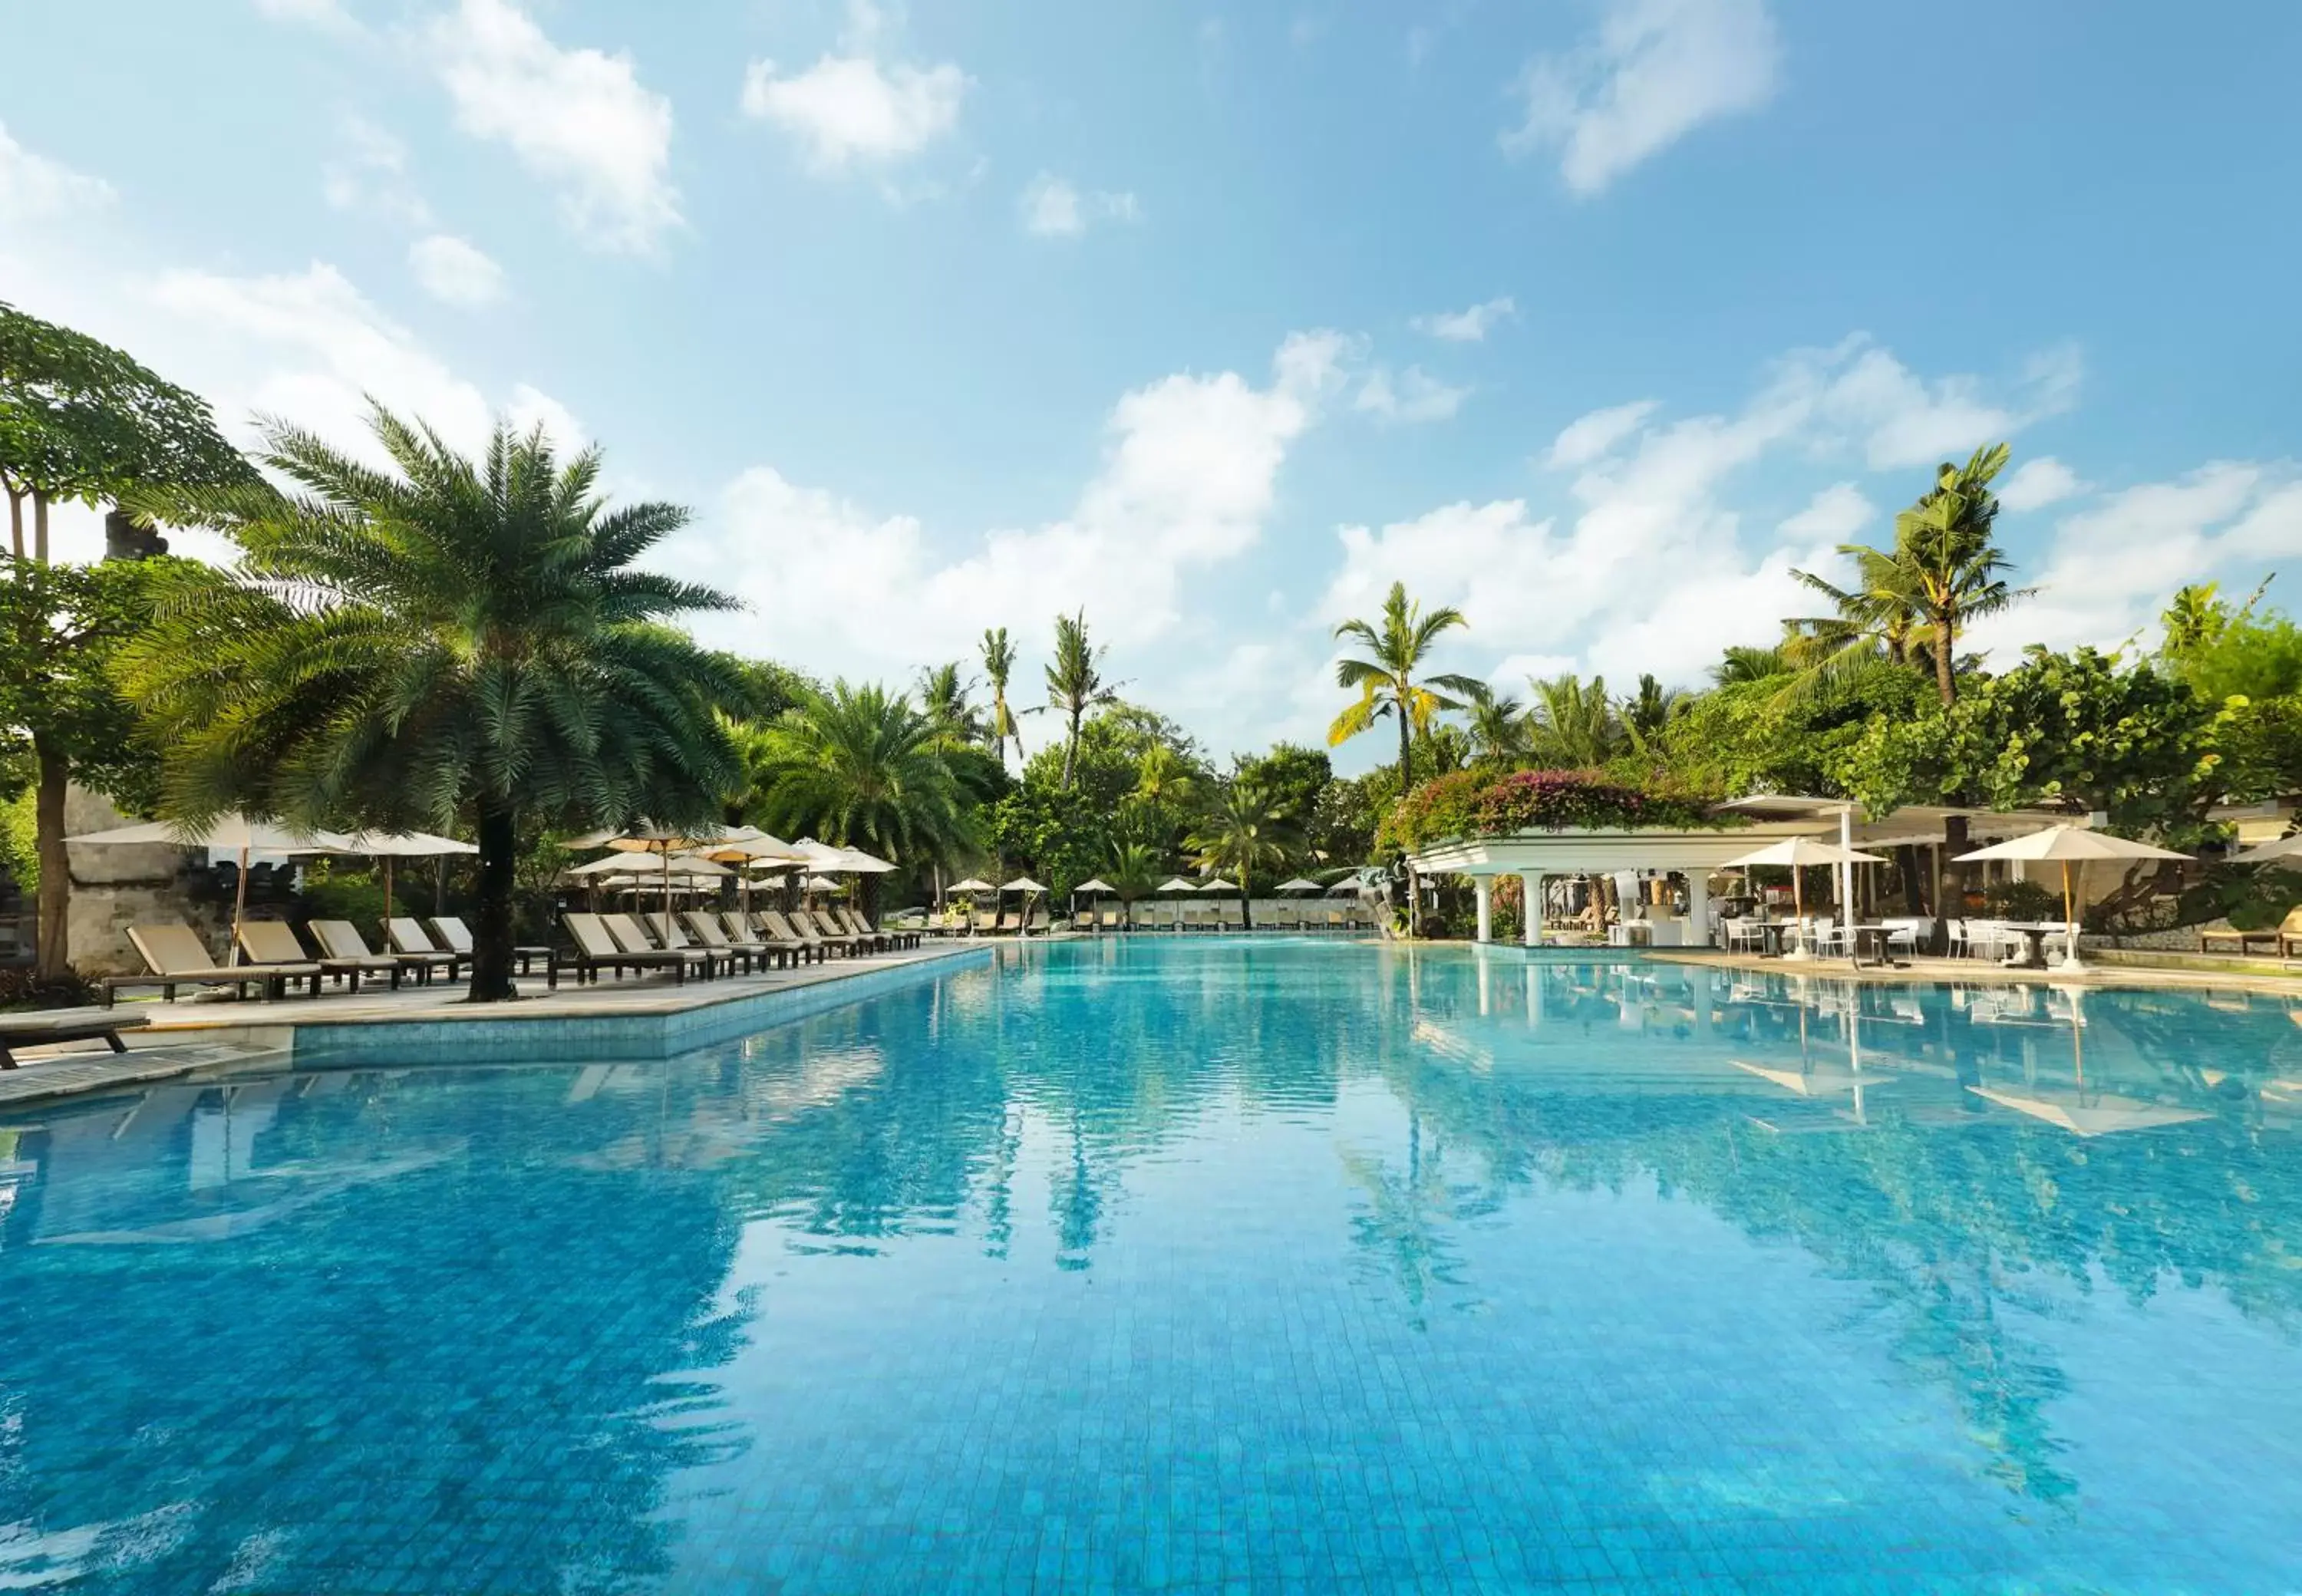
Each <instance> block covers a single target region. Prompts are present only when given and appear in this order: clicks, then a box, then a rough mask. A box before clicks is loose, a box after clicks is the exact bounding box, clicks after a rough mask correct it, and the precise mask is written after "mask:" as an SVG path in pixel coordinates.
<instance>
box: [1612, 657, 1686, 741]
mask: <svg viewBox="0 0 2302 1596" xmlns="http://www.w3.org/2000/svg"><path fill="white" fill-rule="evenodd" d="M1686 706H1687V696H1686V694H1685V693H1683V692H1681V691H1680V690H1679V689H1677V688H1676V687H1666V686H1664V685H1662V684H1661V683H1660V682H1659V681H1657V680H1656V679H1655V678H1654V676H1651V675H1649V674H1645V673H1642V674H1641V675H1640V676H1639V690H1638V692H1636V693H1634V694H1632V695H1631V696H1630V697H1628V698H1626V699H1625V700H1624V701H1623V710H1622V726H1623V735H1624V737H1625V738H1626V740H1628V742H1629V743H1630V745H1631V747H1632V748H1633V749H1634V750H1636V751H1637V752H1641V753H1652V752H1658V751H1659V749H1660V747H1661V744H1662V735H1663V732H1664V730H1665V729H1666V728H1667V727H1669V725H1670V723H1671V722H1672V721H1673V720H1675V719H1676V718H1678V716H1679V715H1680V714H1682V713H1683V712H1684V710H1685V709H1686Z"/></svg>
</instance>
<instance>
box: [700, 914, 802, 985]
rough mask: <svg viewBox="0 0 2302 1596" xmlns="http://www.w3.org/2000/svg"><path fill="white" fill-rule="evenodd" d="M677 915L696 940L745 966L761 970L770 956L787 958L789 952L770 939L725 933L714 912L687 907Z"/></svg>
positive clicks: (766, 965)
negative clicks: (687, 908) (742, 962)
mask: <svg viewBox="0 0 2302 1596" xmlns="http://www.w3.org/2000/svg"><path fill="white" fill-rule="evenodd" d="M679 918H680V919H682V920H685V921H686V922H687V928H688V929H689V930H690V931H693V933H695V940H696V941H698V942H700V943H702V945H704V946H705V947H707V948H709V949H710V950H711V951H712V952H713V953H718V954H720V955H721V956H722V957H725V958H730V959H741V960H742V961H744V967H745V968H746V969H750V970H765V969H766V968H767V967H768V961H769V960H770V959H774V960H776V961H777V962H780V963H785V964H788V963H790V962H791V955H790V954H789V953H786V952H785V951H784V950H783V949H782V948H779V947H777V946H776V945H773V944H772V943H766V942H760V941H758V940H757V939H755V938H753V937H744V938H743V939H742V940H741V941H737V940H736V939H735V938H734V937H729V936H728V935H727V928H726V927H724V926H722V925H721V924H720V923H719V918H718V916H717V915H715V914H713V913H711V912H710V911H709V910H705V909H690V910H688V911H685V913H683V914H681V915H680V917H679Z"/></svg>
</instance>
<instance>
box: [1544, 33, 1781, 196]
mask: <svg viewBox="0 0 2302 1596" xmlns="http://www.w3.org/2000/svg"><path fill="white" fill-rule="evenodd" d="M1603 12H1604V14H1603V15H1602V16H1601V18H1600V24H1599V33H1598V37H1597V38H1593V39H1592V40H1591V41H1590V42H1588V43H1587V44H1585V45H1584V46H1581V47H1580V48H1578V49H1576V50H1575V51H1573V52H1571V53H1569V54H1567V55H1542V56H1538V57H1536V58H1535V59H1534V60H1533V61H1532V62H1530V63H1528V64H1527V67H1526V70H1525V72H1524V73H1523V74H1522V76H1521V78H1520V80H1519V83H1518V92H1519V94H1520V96H1521V97H1522V98H1523V99H1524V101H1525V115H1524V118H1523V119H1522V121H1521V122H1520V123H1519V125H1518V126H1517V127H1516V128H1511V129H1507V130H1505V131H1504V133H1503V134H1502V146H1503V148H1504V149H1505V150H1506V151H1508V152H1509V153H1511V154H1513V155H1524V154H1527V153H1531V152H1533V151H1537V150H1550V149H1556V150H1557V151H1558V155H1559V162H1558V170H1559V174H1560V175H1561V176H1562V177H1563V178H1565V179H1566V181H1567V187H1568V188H1570V189H1574V190H1575V192H1576V193H1577V194H1596V193H1598V192H1599V191H1600V190H1601V189H1604V188H1606V187H1607V185H1608V184H1609V183H1611V182H1613V181H1615V179H1617V177H1620V176H1621V175H1622V174H1623V173H1624V172H1628V171H1629V170H1630V169H1631V168H1632V167H1634V166H1636V165H1637V164H1639V163H1640V162H1642V161H1643V160H1645V159H1646V158H1647V157H1648V156H1650V155H1654V154H1656V153H1657V152H1659V151H1660V150H1662V149H1664V148H1666V147H1668V146H1669V145H1671V144H1673V143H1675V142H1676V141H1677V140H1678V139H1680V138H1682V137H1684V135H1685V134H1687V133H1688V132H1690V131H1692V130H1693V129H1695V128H1697V127H1699V126H1701V124H1702V123H1704V122H1710V121H1713V120H1715V119H1716V118H1718V117H1722V116H1728V115H1733V114H1735V113H1738V112H1744V111H1752V110H1755V109H1757V108H1758V107H1759V106H1760V105H1765V104H1766V103H1767V102H1768V101H1769V99H1771V98H1773V97H1774V93H1775V88H1776V85H1777V80H1778V78H1779V72H1780V64H1781V55H1782V51H1781V46H1780V44H1779V42H1778V41H1777V38H1776V36H1775V25H1774V20H1773V18H1772V17H1770V16H1769V14H1768V12H1767V6H1766V0H1604V7H1603Z"/></svg>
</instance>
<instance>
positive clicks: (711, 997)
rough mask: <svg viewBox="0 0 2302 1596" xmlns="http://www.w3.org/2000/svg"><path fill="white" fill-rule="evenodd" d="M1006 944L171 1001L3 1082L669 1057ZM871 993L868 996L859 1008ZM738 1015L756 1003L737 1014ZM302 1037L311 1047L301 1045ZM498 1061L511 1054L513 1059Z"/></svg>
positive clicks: (145, 1006)
mask: <svg viewBox="0 0 2302 1596" xmlns="http://www.w3.org/2000/svg"><path fill="white" fill-rule="evenodd" d="M996 945H997V941H996V939H993V938H988V937H983V938H959V939H954V940H950V941H930V942H928V943H926V944H923V945H921V946H920V947H917V948H910V949H904V950H901V951H896V952H890V953H875V954H870V955H867V956H864V957H860V958H849V959H834V960H828V961H826V962H823V963H819V964H802V965H800V966H798V967H796V968H794V969H790V970H767V971H762V972H759V973H755V974H751V975H735V976H724V977H720V978H718V979H712V980H702V979H690V980H688V981H686V982H685V983H681V982H677V981H675V980H673V979H670V978H668V977H665V976H646V977H633V978H626V979H612V978H606V977H603V978H602V979H601V980H599V981H598V982H596V983H592V984H588V985H583V986H578V985H577V984H576V982H575V980H574V979H573V977H572V976H571V975H569V974H568V973H567V972H564V971H563V972H562V977H561V980H560V984H559V987H558V988H557V989H556V990H553V989H550V988H547V987H545V985H544V982H543V979H542V977H541V976H536V977H533V978H527V979H521V980H520V981H519V982H518V985H519V987H520V992H521V995H520V997H519V998H518V1000H517V1002H513V1003H507V1004H473V1003H468V1002H466V1000H465V998H464V995H463V987H462V985H461V983H456V984H452V985H451V984H449V983H446V982H441V983H436V984H434V985H432V986H429V987H422V986H408V987H402V988H400V989H399V991H397V992H393V991H389V990H376V989H373V988H371V989H367V990H363V991H362V992H360V993H358V994H357V995H350V994H345V993H341V992H335V993H323V995H321V996H319V997H317V998H311V997H289V998H282V999H278V1000H275V1001H273V1002H270V1003H252V1002H239V1001H232V1000H224V1001H213V1000H205V999H202V998H198V997H188V998H183V999H179V1000H178V1001H176V1002H173V1003H169V1002H164V1001H161V1000H159V999H156V998H155V999H152V1000H149V1001H145V1002H123V1003H122V1004H121V1005H120V1009H121V1012H123V1013H132V1014H135V1015H137V1016H139V1017H140V1018H142V1019H144V1020H145V1021H146V1023H145V1025H144V1026H143V1027H142V1028H141V1029H135V1030H130V1031H124V1032H122V1041H124V1042H126V1043H127V1044H128V1047H129V1051H128V1052H126V1053H122V1054H115V1053H113V1052H111V1051H110V1050H109V1049H108V1048H107V1047H106V1046H105V1044H104V1043H103V1042H101V1041H97V1042H88V1043H68V1044H61V1045H57V1046H50V1047H43V1048H32V1047H27V1048H23V1049H21V1050H20V1051H19V1054H18V1056H19V1058H20V1059H21V1061H22V1066H21V1068H19V1069H14V1070H6V1071H0V1107H4V1106H7V1105H12V1104H16V1103H24V1102H30V1101H34V1100H36V1099H39V1098H45V1097H54V1096H67V1095H72V1094H77V1093H81V1092H92V1091H106V1090H111V1089H113V1088H120V1087H125V1086H138V1085H142V1084H145V1083H147V1082H149V1081H154V1080H161V1079H168V1078H170V1077H172V1076H177V1075H183V1074H187V1073H189V1072H190V1071H194V1070H204V1069H216V1068H221V1067H229V1066H231V1065H233V1064H240V1063H269V1064H272V1065H275V1066H276V1065H277V1064H278V1063H281V1062H282V1061H287V1060H292V1059H293V1058H294V1057H296V1055H297V1054H298V1053H307V1054H308V1053H311V1052H313V1051H314V1050H315V1049H314V1044H315V1041H320V1040H322V1039H324V1040H325V1041H326V1042H327V1044H328V1045H329V1046H328V1047H327V1049H326V1050H327V1051H332V1052H340V1051H342V1050H343V1049H344V1048H345V1046H346V1041H347V1038H348V1037H353V1038H357V1037H358V1033H360V1032H362V1031H366V1032H368V1033H369V1037H367V1038H360V1039H372V1040H373V1042H374V1043H375V1044H376V1045H377V1046H378V1047H379V1048H380V1049H381V1048H389V1047H392V1046H410V1045H422V1046H435V1045H438V1044H440V1042H441V1038H442V1037H443V1035H444V1036H445V1037H448V1038H449V1045H453V1039H454V1038H455V1037H457V1036H458V1034H459V1033H458V1031H457V1030H449V1029H444V1028H466V1029H463V1030H462V1031H461V1033H460V1034H461V1035H464V1036H467V1037H471V1038H472V1039H473V1040H474V1041H475V1042H478V1041H479V1040H480V1039H481V1038H482V1037H487V1038H489V1039H491V1040H496V1039H500V1038H511V1039H512V1046H513V1047H514V1049H516V1050H519V1051H530V1052H532V1051H534V1050H535V1046H541V1047H542V1048H544V1049H547V1050H549V1049H552V1048H554V1047H555V1046H559V1045H563V1044H564V1038H565V1037H567V1034H568V1032H567V1028H568V1027H569V1025H570V1024H571V1023H572V1024H576V1025H581V1026H584V1027H585V1028H586V1029H605V1028H603V1027H601V1024H600V1022H601V1021H609V1022H614V1023H615V1024H616V1025H617V1027H618V1030H619V1031H620V1033H621V1037H622V1039H621V1040H620V1041H619V1043H618V1046H619V1047H620V1048H623V1049H626V1050H630V1049H633V1048H634V1047H636V1050H637V1051H639V1052H643V1053H644V1052H652V1051H657V1050H658V1049H657V1048H656V1047H655V1046H650V1043H651V1042H660V1040H661V1039H662V1038H664V1037H671V1036H673V1035H675V1032H674V1029H673V1028H672V1026H671V1024H670V1022H673V1021H687V1022H689V1031H688V1032H680V1033H676V1034H682V1035H684V1034H690V1032H692V1031H693V1024H694V1022H697V1021H702V1022H705V1023H707V1024H708V1023H709V1022H710V1021H713V1020H714V1019H715V1018H722V1019H724V1020H725V1021H726V1022H727V1024H728V1025H732V1026H734V1027H735V1029H736V1030H737V1031H740V1030H741V1029H744V1018H743V1015H744V1014H745V1013H749V1012H754V1011H756V1012H759V1015H760V1023H761V1024H775V1023H778V1022H780V1021H783V1020H785V1019H786V1018H794V1017H796V1015H797V1012H796V1011H794V1010H792V1009H790V1008H789V1007H787V1006H783V1007H779V1008H778V1009H777V1012H767V1011H768V1010H769V1005H767V1004H754V1003H752V1000H754V999H761V998H768V997H771V996H774V995H778V994H804V995H820V996H821V997H822V998H824V999H825V1000H826V1006H829V1005H832V1004H838V1003H840V1002H842V1001H844V999H845V995H844V993H842V992H841V991H840V990H839V988H840V987H842V986H843V985H844V983H848V982H851V981H854V980H857V979H860V978H865V977H870V976H875V975H879V976H885V975H891V974H895V973H897V972H905V971H913V972H915V971H918V970H919V969H920V967H921V966H928V965H935V964H939V963H944V962H950V961H954V960H960V959H965V958H967V957H969V956H970V955H982V954H985V953H987V952H988V950H989V949H990V948H992V947H994V946H996ZM880 984H881V983H879V982H877V981H870V982H866V987H871V988H876V987H878V986H879V985H880ZM856 995H857V996H858V997H859V998H860V997H861V996H863V995H868V993H867V992H866V991H864V990H860V989H859V991H858V992H857V994H856ZM738 1004H743V1005H746V1006H745V1008H744V1010H743V1011H740V1012H738V1011H735V1005H738ZM721 1010H727V1011H730V1012H728V1013H727V1014H726V1015H725V1016H715V1015H714V1013H713V1012H714V1011H721ZM634 1021H637V1022H641V1023H642V1025H643V1026H644V1024H645V1022H647V1021H656V1022H658V1023H657V1025H656V1026H655V1027H654V1028H652V1029H636V1030H635V1029H634V1025H633V1022H634ZM722 1029H725V1027H724V1026H723V1027H722ZM298 1033H302V1035H303V1037H304V1040H303V1042H302V1044H301V1045H300V1046H299V1043H298ZM694 1034H700V1035H701V1036H702V1037H703V1039H702V1040H700V1041H698V1042H696V1043H695V1044H694V1045H696V1046H704V1045H708V1042H709V1040H710V1032H709V1031H704V1032H701V1033H694ZM527 1037H533V1038H535V1042H534V1044H532V1045H531V1044H528V1043H526V1042H525V1038H527ZM399 1038H406V1039H407V1040H406V1041H405V1042H402V1041H400V1040H399ZM665 1050H671V1049H665ZM473 1051H474V1052H475V1054H476V1053H477V1052H478V1051H480V1050H478V1049H475V1050H473ZM492 1051H495V1052H497V1053H499V1054H500V1053H501V1052H503V1051H504V1049H503V1048H501V1047H497V1048H494V1049H492ZM570 1056H571V1058H572V1057H574V1056H575V1055H574V1054H572V1053H571V1054H570Z"/></svg>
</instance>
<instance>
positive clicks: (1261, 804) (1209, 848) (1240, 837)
mask: <svg viewBox="0 0 2302 1596" xmlns="http://www.w3.org/2000/svg"><path fill="white" fill-rule="evenodd" d="M1190 845H1191V853H1192V862H1194V863H1195V864H1197V866H1198V867H1199V868H1200V869H1203V870H1213V871H1214V872H1215V873H1216V874H1218V875H1229V876H1231V877H1234V878H1236V879H1237V880H1238V882H1239V916H1240V920H1241V922H1242V923H1243V924H1244V925H1245V926H1246V927H1247V928H1248V930H1253V929H1254V928H1255V909H1254V905H1253V903H1252V902H1251V900H1252V899H1253V898H1254V896H1255V880H1256V877H1258V876H1261V875H1264V874H1265V873H1266V872H1269V873H1271V874H1274V875H1275V874H1277V873H1278V872H1280V871H1281V870H1283V869H1286V867H1287V863H1288V861H1290V860H1291V859H1293V858H1295V857H1296V856H1297V855H1298V853H1301V852H1302V849H1303V828H1302V827H1300V826H1299V825H1298V824H1297V823H1296V821H1295V820H1294V819H1293V818H1292V817H1291V816H1290V815H1289V814H1288V813H1287V812H1286V811H1285V810H1284V808H1282V807H1281V805H1280V804H1279V803H1278V802H1276V801H1275V800H1274V799H1273V797H1272V795H1271V794H1270V793H1269V792H1268V791H1266V790H1265V789H1264V786H1263V785H1262V784H1261V783H1259V782H1254V781H1232V782H1230V783H1227V784H1225V785H1224V787H1223V790H1222V793H1221V794H1219V795H1218V796H1217V797H1216V799H1215V802H1214V804H1213V805H1212V806H1211V807H1210V808H1209V809H1208V810H1207V811H1206V813H1205V814H1203V815H1202V816H1200V818H1199V822H1198V824H1197V827H1195V828H1194V829H1193V830H1192V833H1191V843H1190Z"/></svg>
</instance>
